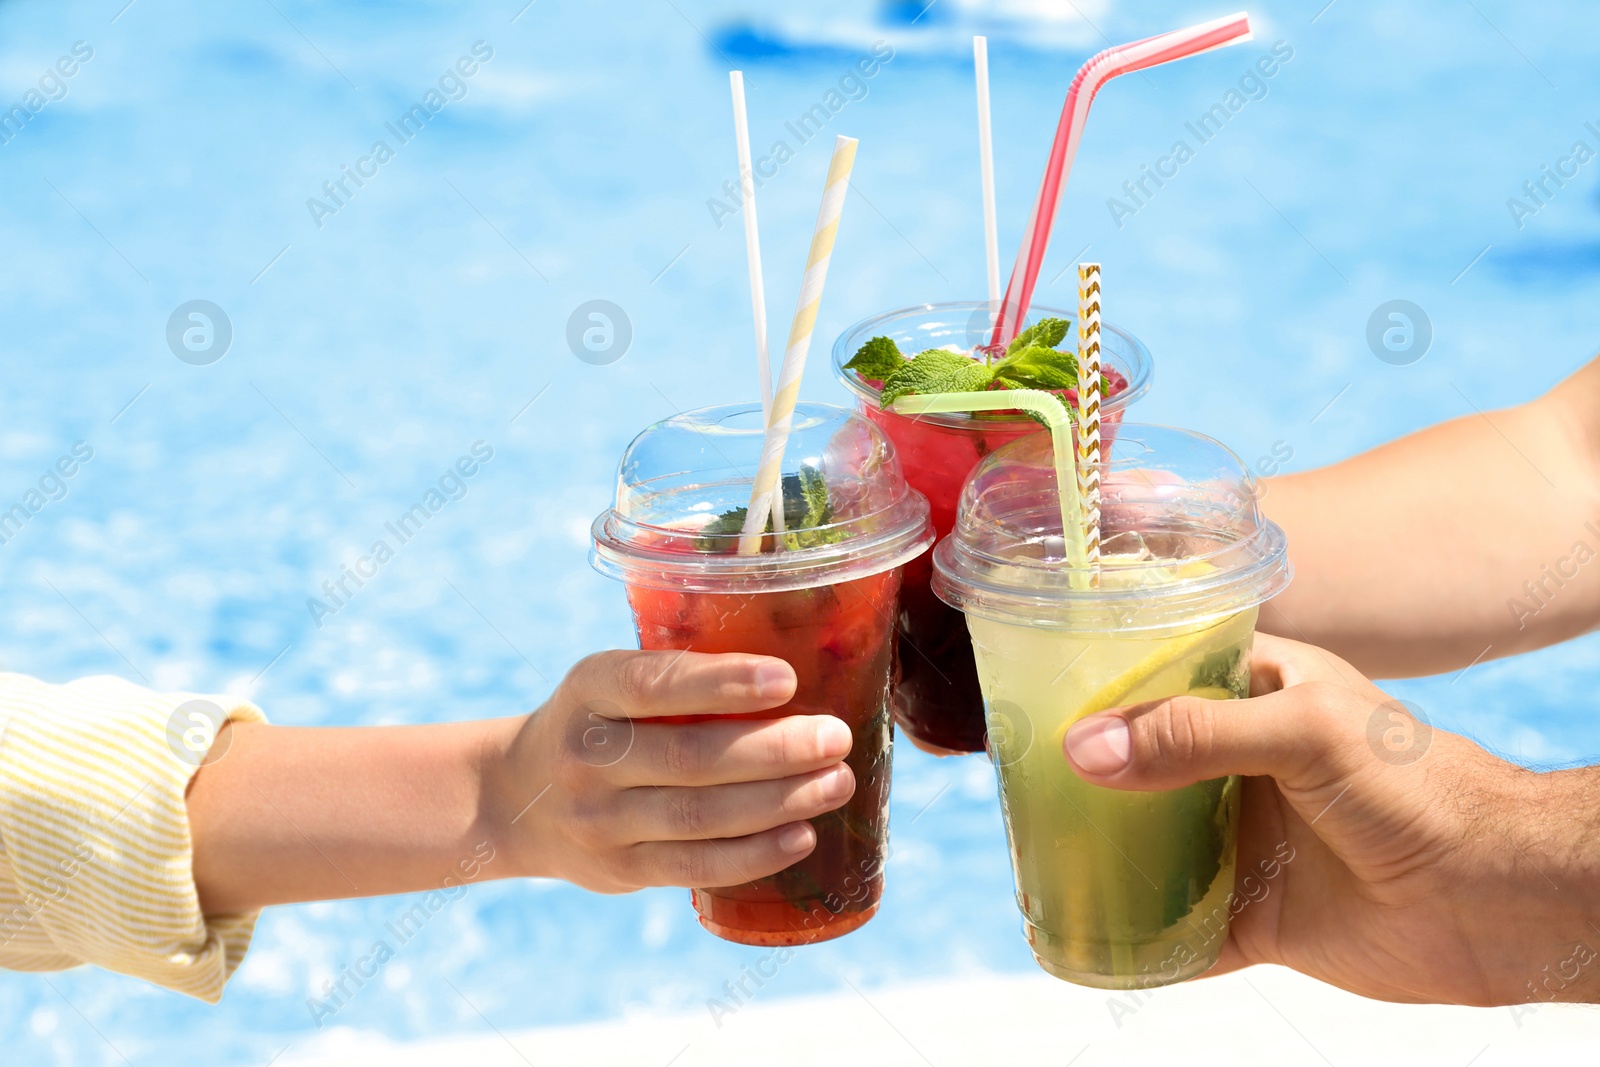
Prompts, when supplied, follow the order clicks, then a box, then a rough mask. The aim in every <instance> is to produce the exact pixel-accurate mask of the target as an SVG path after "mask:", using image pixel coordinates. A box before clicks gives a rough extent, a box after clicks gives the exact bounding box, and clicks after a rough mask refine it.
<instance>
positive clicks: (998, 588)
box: [934, 425, 1289, 989]
mask: <svg viewBox="0 0 1600 1067" xmlns="http://www.w3.org/2000/svg"><path fill="white" fill-rule="evenodd" d="M1123 436H1125V437H1126V441H1125V442H1124V440H1123V439H1122V437H1119V440H1118V442H1117V444H1116V445H1114V446H1113V452H1112V456H1111V458H1110V461H1109V462H1108V463H1107V464H1106V465H1105V468H1104V470H1103V473H1102V484H1103V485H1104V487H1105V503H1104V511H1103V518H1102V532H1103V538H1104V542H1105V554H1104V556H1103V558H1102V560H1101V563H1100V566H1099V568H1098V571H1097V573H1095V575H1094V577H1093V579H1092V580H1091V581H1088V582H1085V581H1081V580H1080V581H1077V582H1074V581H1073V580H1072V578H1073V575H1072V574H1071V573H1070V571H1071V568H1070V567H1069V566H1068V565H1067V563H1066V561H1065V559H1063V558H1062V556H1063V547H1062V539H1061V537H1060V535H1059V531H1060V529H1061V520H1060V517H1059V515H1060V511H1059V506H1058V503H1057V498H1056V496H1055V493H1054V480H1055V479H1054V474H1053V471H1052V469H1051V465H1050V450H1049V444H1048V440H1047V438H1046V436H1045V435H1043V434H1040V435H1035V436H1034V437H1030V438H1027V439H1025V440H1023V441H1020V442H1018V443H1016V444H1015V445H1011V446H1008V447H1007V448H1005V449H1002V450H1000V451H999V452H996V453H995V454H994V455H993V456H991V457H990V458H989V459H987V460H985V461H984V463H983V464H981V465H980V466H979V468H978V469H977V470H976V471H975V472H974V475H973V477H972V479H971V480H970V481H969V482H968V485H967V486H966V488H965V489H964V491H963V498H962V506H961V517H960V520H959V521H958V525H957V531H956V534H955V536H954V537H952V538H951V539H949V540H947V541H946V542H944V543H942V544H941V545H940V546H939V550H938V552H937V553H936V555H935V563H934V565H935V572H936V576H935V581H934V588H935V590H936V591H937V592H938V593H939V595H940V596H941V597H943V598H945V599H946V600H947V602H949V603H951V604H952V605H953V606H957V607H960V608H961V609H962V610H963V611H964V612H965V613H966V616H967V626H968V629H969V631H970V632H971V635H972V645H973V650H974V652H975V655H976V660H977V667H978V679H979V683H980V685H981V687H982V689H983V695H984V703H985V709H986V715H987V719H988V732H989V748H990V756H991V758H992V759H993V761H994V763H995V766H996V769H997V771H998V773H999V779H1000V800H1001V806H1002V810H1003V814H1004V816H1005V824H1006V833H1007V837H1008V839H1009V842H1010V846H1011V860H1012V868H1013V873H1014V874H1015V877H1016V889H1017V904H1018V906H1019V908H1020V909H1021V911H1022V916H1023V931H1024V935H1025V936H1026V937H1027V939H1028V942H1029V944H1030V946H1031V947H1032V949H1033V953H1034V957H1035V959H1036V960H1037V961H1038V963H1039V965H1040V966H1041V967H1042V968H1044V969H1045V970H1046V971H1048V972H1049V973H1050V974H1053V975H1055V976H1056V977H1058V978H1063V979H1066V980H1068V981H1072V982H1077V983H1079V984H1082V985H1090V986H1098V987H1102V988H1109V989H1137V988H1148V987H1152V986H1159V985H1167V984H1170V983H1172V982H1178V981H1182V980H1184V979H1186V978H1192V977H1194V976H1195V975H1198V974H1201V973H1203V972H1204V971H1206V970H1207V969H1209V968H1210V967H1211V966H1212V965H1213V964H1214V963H1215V962H1216V960H1217V956H1218V954H1219V953H1220V952H1221V949H1222V946H1223V944H1224V942H1225V941H1226V940H1227V936H1228V923H1229V919H1230V917H1231V913H1232V910H1233V902H1234V858H1235V844H1236V835H1237V829H1238V819H1239V780H1238V779H1237V778H1219V779H1215V780H1213V781H1208V782H1201V783H1199V784H1196V785H1193V786H1189V787H1187V788H1184V789H1176V790H1171V791H1164V792H1127V791H1121V790H1114V789H1106V788H1104V787H1101V786H1096V785H1090V784H1089V783H1087V782H1084V781H1083V780H1082V779H1080V778H1079V777H1078V776H1077V775H1076V774H1075V773H1074V772H1073V770H1072V767H1071V765H1070V764H1069V763H1068V762H1067V760H1066V758H1065V755H1064V753H1063V740H1064V738H1065V735H1066V732H1067V728H1068V727H1069V726H1071V725H1072V724H1073V723H1074V722H1076V721H1077V720H1079V719H1081V718H1083V717H1084V716H1086V715H1090V714H1093V713H1094V712H1097V711H1103V710H1105V709H1107V708H1112V707H1122V706H1126V705H1130V704H1138V703H1142V702H1144V701H1150V700H1159V699H1162V698H1165V697H1172V696H1180V695H1185V694H1188V695H1193V696H1197V697H1203V698H1206V699H1210V700H1228V699H1234V698H1241V697H1244V696H1247V695H1248V693H1249V682H1250V646H1251V643H1252V641H1253V639H1254V634H1255V624H1256V615H1257V610H1258V606H1259V605H1260V603H1261V602H1262V601H1263V600H1265V599H1266V598H1267V597H1269V596H1271V595H1273V594H1274V593H1276V592H1277V591H1278V590H1279V589H1281V588H1282V587H1283V585H1284V584H1286V583H1287V581H1288V577H1289V568H1288V563H1287V559H1286V557H1285V551H1284V549H1285V546H1284V541H1283V534H1282V531H1280V530H1279V529H1278V528H1277V527H1276V526H1274V525H1272V524H1271V523H1270V522H1268V521H1267V520H1265V519H1264V518H1262V517H1261V515H1260V511H1259V508H1258V507H1257V505H1256V497H1255V487H1254V483H1253V482H1252V481H1251V479H1250V476H1249V474H1248V473H1247V472H1246V471H1245V470H1244V467H1243V464H1241V463H1239V462H1238V460H1237V458H1236V457H1234V456H1233V454H1232V453H1230V452H1228V451H1227V450H1226V449H1225V448H1223V446H1222V445H1220V444H1218V443H1216V442H1214V441H1211V440H1210V439H1209V438H1203V437H1200V436H1199V435H1198V434H1190V433H1187V432H1185V431H1182V430H1173V429H1167V428H1164V427H1146V426H1132V425H1125V426H1124V429H1123ZM1124 449H1126V451H1125V452H1124V451H1123V450H1124ZM1052 518H1053V520H1054V521H1053V523H1052ZM1078 577H1079V578H1080V579H1081V578H1082V575H1081V574H1080V575H1078Z"/></svg>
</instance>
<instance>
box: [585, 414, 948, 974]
mask: <svg viewBox="0 0 1600 1067" xmlns="http://www.w3.org/2000/svg"><path fill="white" fill-rule="evenodd" d="M765 426H766V420H765V417H764V416H763V415H762V412H761V407H760V405H757V404H746V405H730V406H728V407H723V408H706V409H703V410H701V411H691V412H687V413H685V414H682V415H676V416H674V417H672V418H670V419H667V420H665V421H663V422H660V423H657V424H656V425H654V426H652V427H650V428H649V429H647V430H645V431H644V433H642V434H640V435H639V436H638V437H637V438H635V439H634V442H633V444H631V445H629V446H628V451H627V452H626V453H625V454H624V455H623V457H622V462H621V463H620V464H619V466H618V478H617V494H616V501H615V503H614V504H613V506H612V507H611V508H610V509H609V510H608V511H606V512H605V513H603V514H602V515H601V516H600V517H599V518H598V519H596V520H595V524H594V552H593V554H592V555H591V557H590V558H591V560H592V561H593V563H594V565H595V567H597V568H598V569H599V570H600V571H602V572H603V573H605V574H609V575H611V576H612V577H615V578H618V579H621V580H622V581H623V582H624V583H625V584H626V587H627V591H628V602H629V604H631V605H632V607H633V616H634V623H635V625H636V626H637V628H638V631H639V645H640V647H641V648H645V649H655V650H662V649H685V650H693V651H695V652H705V653H725V652H743V653H752V654H755V655H765V656H776V657H778V658H779V659H783V660H787V661H788V662H789V664H790V665H791V666H792V667H793V668H794V672H795V676H796V678H797V680H798V685H797V687H796V689H795V695H794V698H793V699H792V700H790V701H789V702H788V703H787V704H785V705H783V706H782V707H781V708H774V709H771V710H770V711H764V712H761V713H760V714H759V715H752V716H746V717H747V718H770V719H775V718H780V717H784V716H790V715H833V716H836V717H838V718H839V719H842V720H843V721H844V722H845V723H846V724H847V725H848V726H849V727H850V732H851V735H852V740H851V747H850V754H849V756H848V757H847V758H846V760H845V762H846V763H847V764H848V765H849V766H850V770H851V771H852V772H853V773H854V775H855V785H856V787H855V793H854V795H853V796H852V797H851V798H850V800H849V801H848V802H847V803H845V804H844V806H842V807H840V808H837V809H835V810H834V811H831V812H828V813H827V814H825V815H820V816H818V817H817V818H814V819H812V820H811V825H812V827H813V828H815V830H816V834H817V844H816V847H815V848H814V849H813V850H812V852H811V854H810V855H808V856H806V858H805V859H803V860H801V861H799V862H798V863H795V864H793V865H791V866H790V867H788V868H787V869H785V870H782V871H779V872H778V873H777V874H774V875H770V876H768V877H765V878H757V879H755V880H754V881H750V882H746V883H744V884H742V885H732V886H719V887H713V888H697V889H694V890H693V891H692V892H693V897H692V899H693V903H694V907H695V911H697V912H698V913H699V916H700V923H701V925H703V926H704V927H705V928H706V929H707V930H710V931H711V932H712V933H714V934H716V935H717V936H718V937H722V938H726V939H727V940H729V941H736V942H739V943H741V944H746V945H803V944H808V943H810V942H813V941H826V940H828V939H829V938H834V937H839V936H840V935H842V934H847V933H849V932H850V931H851V930H854V929H855V928H856V927H858V926H860V925H861V924H862V923H865V922H866V921H867V920H868V919H870V918H872V915H873V913H874V912H876V911H877V909H878V901H879V899H880V898H881V897H882V895H883V865H884V860H885V859H886V858H887V853H888V836H889V834H888V816H889V805H888V802H889V764H890V746H891V742H892V739H893V733H894V727H893V719H892V717H891V713H890V711H891V709H890V703H889V690H890V684H891V681H892V678H893V672H894V656H895V640H894V620H895V603H896V600H897V598H898V596H899V593H900V582H901V575H902V572H903V570H904V567H905V565H906V564H907V563H908V562H909V561H911V560H912V559H915V558H917V557H920V556H922V555H923V554H925V553H926V551H927V549H928V548H929V547H930V546H931V545H932V544H933V529H932V527H931V526H930V525H929V523H928V502H927V501H926V500H924V499H923V498H922V497H921V496H920V495H918V494H917V493H915V492H913V491H912V490H911V488H910V487H909V486H908V485H907V484H906V480H905V478H904V477H903V476H902V475H901V473H900V464H899V461H898V459H897V458H896V457H895V453H894V448H893V446H892V445H891V444H890V443H889V440H888V438H887V437H886V436H885V435H884V433H883V431H882V430H880V429H879V428H878V427H876V426H874V425H873V424H872V422H870V421H869V420H867V419H864V418H862V417H861V416H860V415H858V414H855V413H853V412H851V411H848V410H846V409H844V408H837V407H830V406H828V405H825V404H800V405H798V406H797V407H796V409H795V415H794V419H793V426H792V428H791V430H790V434H789V440H788V443H787V446H786V449H785V453H784V454H785V464H786V469H785V470H784V471H783V474H782V478H781V479H780V483H779V484H780V489H779V497H780V499H781V500H782V508H783V511H782V515H783V517H784V518H783V531H784V532H783V533H781V534H775V533H773V532H770V531H771V526H769V527H768V530H769V532H767V533H765V534H763V535H761V536H760V537H759V538H757V537H754V536H752V537H751V539H750V540H748V541H747V540H746V539H745V538H744V537H743V534H742V531H743V527H744V524H745V522H746V521H747V518H748V515H747V512H746V508H745V505H746V504H747V503H748V501H749V500H750V499H751V492H752V488H751V486H752V481H753V472H754V471H755V470H756V469H757V466H758V462H759V459H760V455H761V452H762V444H763V440H764V437H765ZM790 457H792V460H791V459H790ZM790 463H792V466H790V465H789V464H790ZM753 534H754V531H752V535H753ZM758 546H759V551H752V552H750V553H749V554H741V553H740V551H739V550H740V548H741V547H745V548H751V549H754V548H757V547H758ZM926 570H927V569H926V567H924V568H923V573H924V575H926ZM922 581H923V583H924V584H926V582H927V578H926V577H925V576H924V578H923V579H922ZM706 717H707V716H701V717H692V718H690V719H688V720H683V719H680V720H679V721H696V719H703V718H706ZM656 721H657V722H670V721H671V720H669V719H657V720H656Z"/></svg>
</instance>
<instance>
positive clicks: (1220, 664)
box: [1189, 645, 1250, 699]
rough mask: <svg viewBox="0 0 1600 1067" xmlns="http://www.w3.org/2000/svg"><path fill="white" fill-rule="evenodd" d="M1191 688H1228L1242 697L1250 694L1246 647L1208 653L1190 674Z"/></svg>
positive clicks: (1235, 694)
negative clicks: (1245, 654)
mask: <svg viewBox="0 0 1600 1067" xmlns="http://www.w3.org/2000/svg"><path fill="white" fill-rule="evenodd" d="M1189 688H1190V689H1191V690H1193V689H1226V690H1228V691H1229V692H1231V693H1232V694H1233V695H1234V696H1236V697H1239V698H1240V699H1243V698H1245V697H1247V696H1249V695H1250V668H1249V667H1248V665H1247V664H1246V663H1245V659H1244V647H1243V646H1242V645H1241V646H1235V647H1234V648H1229V649H1223V650H1222V651H1220V652H1211V653H1208V654H1207V655H1206V656H1205V658H1203V659H1202V660H1201V661H1200V662H1199V663H1197V664H1195V666H1194V670H1193V672H1192V673H1191V674H1190V676H1189Z"/></svg>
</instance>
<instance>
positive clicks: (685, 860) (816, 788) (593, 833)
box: [484, 652, 855, 893]
mask: <svg viewBox="0 0 1600 1067" xmlns="http://www.w3.org/2000/svg"><path fill="white" fill-rule="evenodd" d="M794 691H795V676H794V670H793V669H792V668H791V667H790V666H789V665H788V664H787V663H785V662H784V661H783V660H780V659H773V658H771V657H767V656H753V655H743V654H732V653H730V654H724V655H707V654H704V653H698V652H601V653H598V654H596V655H592V656H589V657H588V658H586V659H584V660H582V661H580V662H579V663H578V664H577V665H576V666H575V667H573V669H572V670H571V671H570V672H569V673H568V674H567V677H566V678H565V679H563V680H562V683H561V685H560V686H558V687H557V689H556V691H555V693H554V695H552V696H551V698H550V699H549V701H548V702H546V704H545V705H544V706H543V707H542V708H540V709H539V710H538V711H536V712H534V713H533V714H532V715H530V716H529V717H528V718H527V719H526V720H525V721H524V722H523V724H522V726H521V729H520V730H518V732H517V734H516V736H515V737H514V738H513V739H512V740H511V741H510V743H509V744H508V745H506V746H505V747H504V749H503V750H500V751H496V752H495V753H494V754H493V755H491V756H490V757H489V760H490V765H489V766H488V767H486V768H485V770H484V781H485V790H486V792H487V796H486V797H485V805H486V809H487V812H488V814H489V816H490V822H491V825H492V826H493V827H494V830H495V837H496V844H497V846H499V844H500V843H501V842H504V846H505V848H504V851H505V852H506V853H509V854H510V855H511V856H512V857H513V861H514V863H515V864H516V866H517V868H518V869H520V870H521V871H522V872H523V873H525V874H529V875H538V876H544V877H553V878H561V879H564V880H566V881H569V882H573V883H575V884H577V885H580V886H583V887H584V888H586V889H592V890H595V891H597V892H601V893H624V892H629V891H631V890H634V889H639V888H641V887H643V886H655V885H681V886H722V885H738V884H741V883H744V882H748V881H750V880H752V879H755V878H760V877H762V876H764V875H769V874H774V873H776V872H777V871H781V870H783V869H784V868H785V867H788V866H789V865H790V864H792V863H794V862H795V861H797V860H799V859H801V858H802V857H804V856H805V855H806V854H807V853H809V852H810V851H811V850H812V848H814V847H815V845H816V840H817V837H816V832H815V831H814V830H813V829H812V828H811V826H810V824H809V823H807V822H805V821H804V820H806V819H809V818H812V817H813V816H816V815H821V814H823V813H824V812H827V811H831V810H833V809H834V808H837V807H839V806H840V805H841V804H843V803H844V802H845V801H847V800H848V799H850V795H851V794H852V793H853V792H855V777H854V775H853V774H851V772H850V768H849V767H846V766H845V765H844V764H843V763H842V762H841V760H843V759H844V757H845V755H846V754H847V753H848V752H849V751H850V729H849V727H847V726H846V725H845V724H844V723H843V722H842V721H840V720H839V719H836V718H834V717H833V716H830V715H791V716H788V717H786V718H781V719H769V720H747V719H733V718H722V719H720V720H712V721H708V722H698V723H681V722H672V723H667V722H660V721H651V720H653V719H660V718H662V717H669V716H684V715H722V716H733V715H739V714H749V713H753V712H760V711H766V710H768V709H771V708H776V707H780V706H782V705H783V704H784V703H786V702H787V701H788V700H789V699H790V698H791V697H792V696H793V695H794Z"/></svg>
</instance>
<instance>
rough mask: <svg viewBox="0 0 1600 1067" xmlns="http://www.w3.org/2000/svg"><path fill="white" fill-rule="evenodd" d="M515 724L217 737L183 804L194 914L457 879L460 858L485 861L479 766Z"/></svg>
mask: <svg viewBox="0 0 1600 1067" xmlns="http://www.w3.org/2000/svg"><path fill="white" fill-rule="evenodd" d="M520 722H521V720H518V719H507V720H491V721H486V722H471V723H449V724H439V725H427V726H395V727H374V728H360V729H335V728H315V729H310V728H294V727H282V726H265V725H254V724H246V725H234V726H230V727H228V728H226V729H225V731H224V732H223V733H220V734H219V735H218V739H217V743H216V745H215V746H214V748H213V753H219V752H220V753H222V755H221V756H220V758H216V759H215V762H212V763H210V764H208V765H207V766H205V767H204V768H202V769H201V771H200V772H199V774H197V775H196V777H195V779H194V782H193V784H192V786H191V787H190V790H189V795H188V809H189V822H190V832H191V835H192V838H193V845H194V877H195V885H196V887H197V888H198V890H199V893H200V901H201V906H202V908H203V909H204V910H205V911H206V912H207V913H208V914H222V913H229V912H242V911H250V910H254V909H256V908H260V907H263V906H265V905H269V904H283V903H291V902H296V901H306V900H328V899H335V898H341V897H356V896H373V895H377V894H385V893H403V892H410V891H413V890H420V889H436V888H438V887H439V885H440V882H441V880H442V879H443V878H444V877H445V876H446V875H454V876H455V877H456V878H458V879H459V878H462V876H463V870H462V868H461V864H462V862H463V861H467V862H468V864H469V866H472V865H473V864H472V861H473V860H474V859H477V860H478V861H479V864H478V865H479V866H481V858H482V852H481V850H480V846H482V845H483V843H484V842H485V841H489V842H490V845H491V846H492V845H493V844H494V842H493V840H492V839H493V837H494V836H495V834H496V828H495V827H494V825H493V824H492V822H493V816H492V815H491V813H489V812H488V811H487V810H486V805H485V804H484V803H483V799H482V794H483V790H482V788H481V783H482V781H483V776H484V768H485V765H486V763H487V761H489V760H490V759H492V758H493V757H494V754H495V753H496V752H498V751H503V749H504V746H505V745H507V744H509V742H510V738H511V736H512V735H513V734H514V733H515V730H516V728H517V727H518V726H519V725H520ZM502 866H504V865H502ZM483 873H484V874H485V875H488V876H506V875H510V874H514V873H516V872H513V871H510V870H500V869H490V870H485V871H484V872H483Z"/></svg>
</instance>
